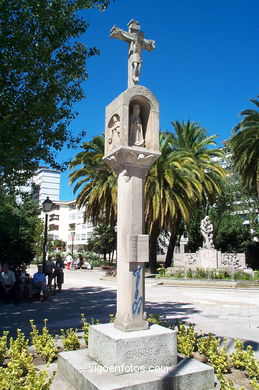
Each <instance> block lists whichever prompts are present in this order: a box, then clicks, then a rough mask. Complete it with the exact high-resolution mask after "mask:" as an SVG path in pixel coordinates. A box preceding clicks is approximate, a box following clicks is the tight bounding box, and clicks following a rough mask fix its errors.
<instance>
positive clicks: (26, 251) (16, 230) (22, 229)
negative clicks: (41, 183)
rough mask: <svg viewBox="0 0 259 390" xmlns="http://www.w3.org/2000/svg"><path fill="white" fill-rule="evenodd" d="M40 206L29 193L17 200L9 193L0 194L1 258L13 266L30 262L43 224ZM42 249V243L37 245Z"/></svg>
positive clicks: (39, 239)
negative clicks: (39, 216) (40, 218)
mask: <svg viewBox="0 0 259 390" xmlns="http://www.w3.org/2000/svg"><path fill="white" fill-rule="evenodd" d="M38 215H39V206H38V204H37V202H36V201H35V200H33V199H32V198H31V197H30V196H28V195H27V196H26V195H25V196H24V197H23V202H20V203H18V202H17V201H16V199H15V197H14V196H13V195H12V196H10V195H5V194H4V193H0V258H1V262H2V263H5V262H6V263H9V264H10V265H11V266H13V267H17V266H18V265H20V264H22V263H25V264H29V263H30V262H31V261H32V259H33V257H34V255H35V251H36V249H37V247H38V243H39V242H40V241H41V234H42V232H43V226H42V223H41V221H40V220H39V218H38ZM40 250H41V251H42V246H41V248H40Z"/></svg>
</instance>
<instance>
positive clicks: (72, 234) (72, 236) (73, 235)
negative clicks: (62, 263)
mask: <svg viewBox="0 0 259 390" xmlns="http://www.w3.org/2000/svg"><path fill="white" fill-rule="evenodd" d="M75 234H76V232H71V238H72V250H71V252H72V257H73V254H74V239H75Z"/></svg>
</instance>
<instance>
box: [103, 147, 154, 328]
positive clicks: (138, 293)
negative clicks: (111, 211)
mask: <svg viewBox="0 0 259 390" xmlns="http://www.w3.org/2000/svg"><path fill="white" fill-rule="evenodd" d="M159 155H160V153H159V152H150V151H147V150H146V149H144V148H136V147H121V148H120V149H117V150H116V151H115V152H113V153H111V154H110V155H108V156H106V158H105V160H106V162H107V163H108V164H109V165H110V166H111V167H112V168H113V169H115V171H116V172H117V175H118V222H117V313H116V320H115V323H114V326H115V327H116V328H118V329H120V330H123V331H134V330H143V329H147V328H148V323H147V321H146V320H145V316H144V302H145V289H144V277H145V275H144V272H145V271H144V263H145V262H147V261H148V250H149V245H148V236H147V235H144V234H143V233H144V181H145V177H146V175H147V173H148V168H149V166H150V165H151V164H152V162H153V161H155V160H156V159H157V157H158V156H159Z"/></svg>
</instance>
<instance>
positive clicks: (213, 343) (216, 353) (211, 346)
mask: <svg viewBox="0 0 259 390" xmlns="http://www.w3.org/2000/svg"><path fill="white" fill-rule="evenodd" d="M220 342H221V339H220V338H217V337H215V336H214V335H213V334H211V333H210V334H209V335H208V336H205V337H201V338H200V339H199V340H198V342H197V347H198V351H199V352H200V353H201V354H202V355H204V356H205V357H206V358H207V360H208V362H209V363H211V365H212V366H213V367H214V370H215V372H216V373H217V374H221V373H226V372H229V369H230V360H229V357H228V354H227V348H226V345H225V340H224V346H223V348H221V349H220Z"/></svg>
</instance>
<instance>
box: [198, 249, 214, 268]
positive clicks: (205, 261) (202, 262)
mask: <svg viewBox="0 0 259 390" xmlns="http://www.w3.org/2000/svg"><path fill="white" fill-rule="evenodd" d="M217 252H218V251H217V250H216V249H214V248H210V249H206V248H201V249H199V250H198V252H197V255H198V259H197V266H198V267H199V268H206V269H217V268H218V254H217Z"/></svg>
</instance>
